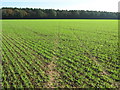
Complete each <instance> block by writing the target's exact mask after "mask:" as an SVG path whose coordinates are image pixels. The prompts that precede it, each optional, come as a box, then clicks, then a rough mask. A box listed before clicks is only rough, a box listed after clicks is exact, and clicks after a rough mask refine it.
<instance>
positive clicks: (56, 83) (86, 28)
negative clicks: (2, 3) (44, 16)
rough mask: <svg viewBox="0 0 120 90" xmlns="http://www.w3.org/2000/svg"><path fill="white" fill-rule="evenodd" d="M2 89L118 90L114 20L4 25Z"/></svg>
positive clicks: (6, 23)
mask: <svg viewBox="0 0 120 90" xmlns="http://www.w3.org/2000/svg"><path fill="white" fill-rule="evenodd" d="M2 23H3V24H2V25H3V26H2V27H3V28H2V65H3V66H2V67H3V68H2V79H3V82H2V86H3V87H5V88H9V87H16V88H55V87H57V88H58V87H60V88H90V87H91V88H94V87H97V88H119V86H120V78H119V71H120V67H119V65H120V64H119V63H118V62H119V58H118V56H119V53H118V21H117V20H84V19H83V20H79V19H78V20H75V19H73V20H3V21H2Z"/></svg>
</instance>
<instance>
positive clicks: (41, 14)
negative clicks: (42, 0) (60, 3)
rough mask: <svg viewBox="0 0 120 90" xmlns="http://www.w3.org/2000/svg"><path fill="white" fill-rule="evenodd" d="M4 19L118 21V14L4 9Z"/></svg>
mask: <svg viewBox="0 0 120 90" xmlns="http://www.w3.org/2000/svg"><path fill="white" fill-rule="evenodd" d="M2 18H3V19H51V18H52V19H54V18H55V19H61V18H62V19H87V18H88V19H118V13H117V12H105V11H88V10H86V11H85V10H54V9H37V8H8V7H3V8H2Z"/></svg>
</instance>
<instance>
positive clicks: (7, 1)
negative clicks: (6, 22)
mask: <svg viewBox="0 0 120 90" xmlns="http://www.w3.org/2000/svg"><path fill="white" fill-rule="evenodd" d="M0 1H1V0H0ZM118 1H119V0H2V7H30V8H43V9H51V8H52V9H64V10H66V9H67V10H97V11H110V12H117V11H118Z"/></svg>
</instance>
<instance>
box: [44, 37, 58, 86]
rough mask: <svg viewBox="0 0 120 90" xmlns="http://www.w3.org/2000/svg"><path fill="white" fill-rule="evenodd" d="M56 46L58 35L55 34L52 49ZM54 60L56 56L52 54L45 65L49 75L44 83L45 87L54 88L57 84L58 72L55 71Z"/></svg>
mask: <svg viewBox="0 0 120 90" xmlns="http://www.w3.org/2000/svg"><path fill="white" fill-rule="evenodd" d="M57 46H58V36H57V35H56V37H55V40H54V48H53V49H54V51H55V50H56V49H57ZM56 61H57V57H56V56H53V58H52V61H51V62H50V63H49V65H47V68H48V71H47V74H48V76H49V81H48V82H47V84H46V87H47V88H56V87H58V86H59V81H58V79H59V77H60V75H59V73H58V72H57V71H56V69H55V68H56V64H55V63H56Z"/></svg>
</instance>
